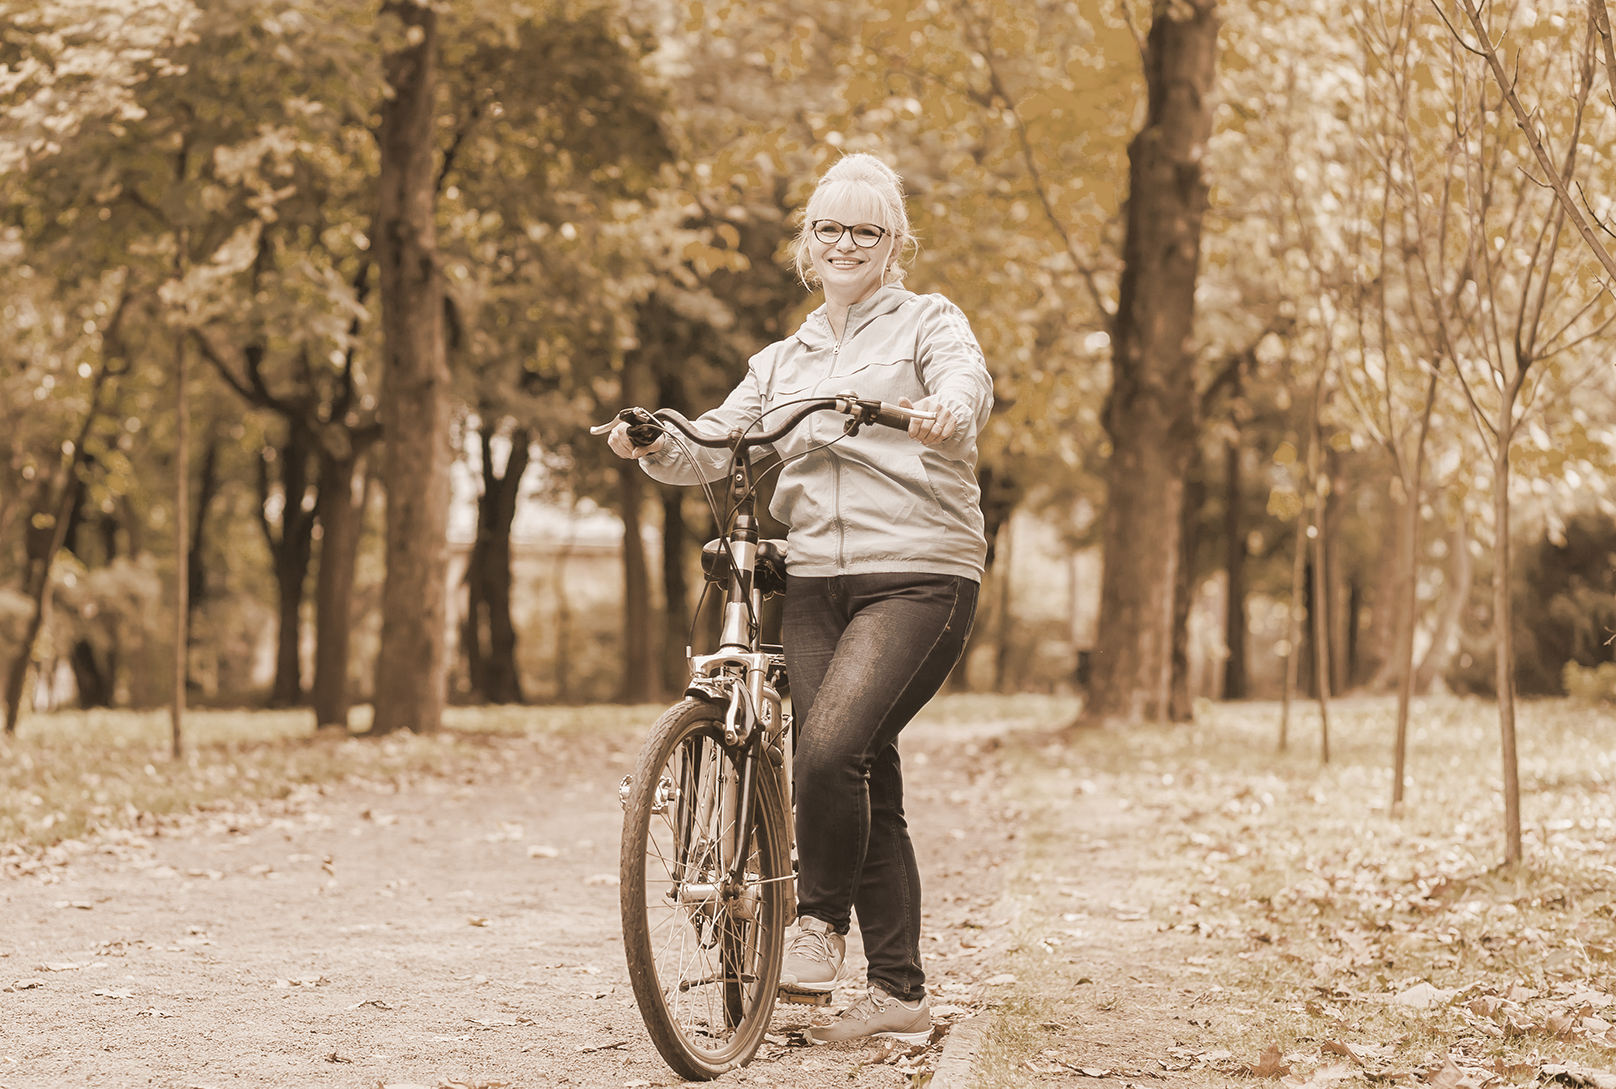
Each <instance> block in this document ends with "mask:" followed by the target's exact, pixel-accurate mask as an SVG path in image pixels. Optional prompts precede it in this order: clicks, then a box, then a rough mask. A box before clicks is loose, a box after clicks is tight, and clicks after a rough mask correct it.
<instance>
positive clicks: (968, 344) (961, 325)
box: [915, 295, 993, 460]
mask: <svg viewBox="0 0 1616 1089" xmlns="http://www.w3.org/2000/svg"><path fill="white" fill-rule="evenodd" d="M927 302H929V303H931V304H932V305H931V307H930V313H929V314H927V316H926V319H925V321H924V322H923V324H922V326H921V330H920V338H919V340H920V342H919V344H918V345H917V346H916V354H915V359H916V364H917V366H918V367H919V369H920V381H921V384H922V385H923V386H925V387H926V393H927V394H928V395H929V396H932V397H935V398H937V399H938V400H939V401H941V402H942V403H943V404H945V405H947V406H948V410H949V412H950V413H951V414H952V415H953V417H954V419H955V420H956V421H957V426H956V427H955V430H954V434H953V435H952V436H950V437H949V438H948V439H946V440H944V441H943V442H940V443H938V444H937V445H936V446H934V447H933V449H934V450H936V451H938V452H939V453H942V454H945V455H947V456H948V457H951V458H954V459H956V460H962V459H967V458H969V457H971V455H972V454H973V453H974V451H975V450H976V440H977V436H978V435H979V434H980V433H981V431H982V428H984V427H986V426H987V422H988V413H990V412H991V411H992V410H993V376H992V375H990V374H989V373H988V367H987V361H986V360H985V359H984V358H983V356H982V348H981V346H980V345H979V344H977V342H976V334H975V333H973V332H971V323H970V322H969V321H968V320H967V319H966V317H965V312H964V311H962V310H961V309H960V308H959V307H957V306H955V305H954V304H953V303H951V302H949V301H948V300H947V299H945V298H943V297H942V296H941V295H930V296H928V297H927Z"/></svg>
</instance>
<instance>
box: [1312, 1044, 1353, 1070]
mask: <svg viewBox="0 0 1616 1089" xmlns="http://www.w3.org/2000/svg"><path fill="white" fill-rule="evenodd" d="M1319 1050H1320V1051H1322V1052H1324V1054H1326V1055H1345V1056H1346V1057H1347V1058H1349V1059H1351V1060H1352V1061H1353V1062H1355V1063H1357V1064H1358V1065H1359V1066H1362V1065H1363V1056H1362V1055H1360V1054H1358V1050H1357V1049H1356V1048H1354V1047H1353V1046H1352V1045H1351V1044H1344V1043H1342V1042H1341V1041H1339V1040H1330V1041H1327V1042H1326V1043H1325V1045H1324V1046H1323V1047H1321V1048H1319Z"/></svg>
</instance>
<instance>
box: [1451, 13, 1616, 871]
mask: <svg viewBox="0 0 1616 1089" xmlns="http://www.w3.org/2000/svg"><path fill="white" fill-rule="evenodd" d="M1460 6H1461V10H1462V11H1463V13H1464V15H1465V17H1466V20H1467V21H1468V23H1469V28H1470V29H1471V30H1472V31H1473V32H1474V33H1475V34H1476V35H1477V36H1478V40H1479V41H1480V42H1481V43H1482V44H1481V46H1480V47H1477V46H1473V45H1470V44H1469V43H1468V42H1466V41H1464V39H1463V37H1461V38H1460V42H1461V44H1462V45H1464V47H1465V49H1466V50H1468V51H1469V52H1470V53H1471V54H1474V55H1476V56H1480V57H1482V58H1483V60H1484V61H1485V63H1486V65H1487V72H1488V74H1490V75H1491V76H1492V77H1493V79H1494V80H1495V81H1496V84H1497V86H1498V87H1499V88H1500V91H1499V94H1498V97H1496V98H1492V97H1491V96H1490V95H1489V94H1488V92H1487V86H1488V83H1487V75H1485V74H1483V73H1482V72H1478V71H1475V70H1474V68H1473V66H1472V65H1471V64H1470V63H1469V58H1468V57H1465V56H1463V55H1462V54H1460V55H1457V56H1456V57H1455V58H1454V60H1453V61H1452V62H1451V64H1450V76H1449V78H1450V80H1451V85H1452V87H1453V89H1454V92H1455V93H1454V104H1455V107H1456V108H1455V117H1456V130H1457V132H1458V134H1459V137H1460V139H1459V158H1460V163H1461V173H1460V184H1461V185H1462V186H1463V188H1464V190H1465V194H1466V197H1467V198H1468V199H1467V202H1466V214H1467V222H1466V224H1465V231H1466V234H1467V235H1468V238H1469V240H1470V243H1471V245H1470V253H1471V255H1472V256H1471V265H1470V267H1469V269H1467V272H1468V274H1469V282H1468V283H1467V285H1466V291H1467V293H1470V295H1471V298H1472V299H1473V300H1474V306H1473V308H1471V307H1468V306H1465V301H1466V300H1465V299H1464V296H1463V295H1461V302H1460V306H1459V307H1457V308H1455V309H1456V310H1457V312H1449V311H1446V310H1445V311H1443V312H1441V313H1440V314H1439V317H1440V320H1441V321H1442V322H1443V336H1444V339H1445V340H1446V341H1448V342H1449V343H1454V344H1456V345H1462V347H1460V348H1459V350H1458V351H1456V353H1455V354H1456V362H1457V377H1458V380H1459V383H1460V389H1461V391H1462V392H1463V394H1464V397H1465V401H1466V404H1467V406H1468V408H1469V410H1470V418H1471V421H1472V422H1473V424H1474V426H1475V429H1476V433H1477V435H1478V437H1479V438H1480V439H1481V441H1482V444H1483V445H1484V447H1485V448H1486V450H1487V453H1488V455H1489V461H1490V463H1491V469H1492V482H1491V483H1492V496H1491V498H1492V511H1491V513H1492V521H1493V525H1492V530H1493V572H1492V579H1493V592H1492V598H1493V607H1492V628H1493V639H1494V644H1495V653H1494V662H1495V683H1496V689H1497V701H1498V717H1499V735H1500V750H1501V756H1502V764H1503V782H1504V861H1505V863H1506V864H1512V863H1518V862H1519V861H1520V860H1521V811H1520V780H1519V767H1518V760H1517V756H1516V736H1515V651H1514V643H1513V639H1514V630H1513V619H1512V616H1513V603H1512V601H1511V585H1510V576H1511V570H1512V561H1511V547H1512V541H1511V505H1512V497H1511V476H1512V470H1513V469H1514V462H1515V460H1516V456H1515V451H1514V450H1513V447H1514V444H1515V440H1516V437H1517V435H1518V434H1519V433H1520V431H1521V430H1522V429H1523V428H1524V427H1527V426H1528V423H1529V416H1531V415H1533V414H1536V413H1542V412H1543V411H1544V409H1545V408H1546V407H1549V406H1552V405H1553V404H1554V402H1555V400H1556V399H1557V398H1556V396H1555V395H1556V393H1560V394H1561V395H1562V396H1563V393H1564V391H1565V390H1566V389H1568V388H1574V387H1575V386H1577V385H1578V384H1580V383H1581V382H1582V381H1585V380H1586V379H1587V377H1589V376H1590V375H1592V374H1593V373H1595V371H1596V370H1597V371H1598V372H1599V373H1603V370H1604V362H1603V360H1597V357H1596V358H1595V359H1587V361H1586V362H1584V360H1583V358H1581V357H1582V356H1583V353H1584V352H1585V351H1586V348H1587V346H1588V345H1590V344H1591V343H1594V342H1595V338H1596V337H1598V336H1600V335H1601V334H1602V333H1604V332H1605V331H1606V330H1607V329H1608V328H1609V327H1610V325H1611V324H1612V322H1613V321H1616V308H1613V307H1612V306H1611V305H1610V303H1611V302H1613V301H1616V297H1613V296H1611V295H1610V294H1609V293H1608V292H1607V293H1606V294H1605V295H1604V297H1603V298H1602V299H1601V298H1598V297H1596V298H1595V299H1588V298H1587V297H1586V292H1585V290H1583V289H1582V288H1581V286H1580V285H1581V284H1582V283H1584V282H1586V280H1587V278H1588V275H1589V273H1590V271H1591V269H1590V268H1589V267H1588V266H1592V265H1595V264H1597V265H1599V266H1600V267H1603V268H1604V269H1605V271H1606V272H1607V273H1612V274H1616V266H1613V265H1612V264H1611V261H1610V255H1609V254H1608V253H1606V252H1605V251H1604V250H1603V247H1602V246H1600V245H1599V244H1598V242H1597V240H1596V239H1592V238H1591V236H1590V235H1589V234H1588V233H1586V232H1587V231H1588V229H1589V228H1588V224H1587V222H1586V220H1585V219H1584V218H1583V216H1582V211H1581V209H1580V208H1579V207H1578V206H1577V204H1576V203H1575V202H1573V201H1571V200H1569V194H1568V186H1569V182H1570V180H1571V179H1574V178H1575V177H1576V175H1577V169H1578V162H1579V154H1580V153H1581V152H1582V147H1581V142H1582V139H1583V124H1584V117H1585V111H1586V108H1587V106H1588V103H1589V98H1590V95H1591V92H1592V84H1593V76H1594V55H1595V42H1596V40H1597V39H1598V37H1599V32H1598V25H1597V20H1596V19H1592V18H1591V19H1589V20H1588V21H1586V22H1585V23H1584V24H1583V27H1582V31H1583V33H1582V42H1581V44H1580V46H1577V47H1574V48H1571V49H1566V48H1565V46H1566V45H1568V44H1570V43H1568V42H1567V41H1566V40H1565V39H1564V38H1563V37H1561V36H1560V34H1554V35H1551V36H1550V37H1549V40H1548V41H1544V40H1542V39H1539V40H1537V41H1533V40H1531V39H1527V40H1525V41H1520V40H1515V41H1511V42H1510V43H1509V44H1510V46H1511V49H1512V52H1513V53H1514V57H1513V60H1514V65H1513V67H1515V69H1516V70H1517V71H1518V72H1520V73H1521V75H1522V76H1523V77H1525V81H1526V85H1528V86H1532V85H1535V86H1540V87H1555V86H1558V87H1562V88H1564V87H1569V90H1570V92H1571V93H1570V95H1569V98H1568V100H1566V101H1562V102H1561V103H1559V104H1557V105H1558V106H1559V108H1558V109H1556V108H1555V107H1554V106H1553V105H1549V104H1547V103H1545V104H1544V105H1542V106H1540V107H1539V111H1538V119H1537V120H1536V121H1533V120H1531V119H1529V118H1528V116H1527V114H1526V111H1525V110H1524V108H1522V106H1521V103H1520V100H1519V98H1518V97H1517V94H1516V91H1515V86H1516V84H1515V83H1514V82H1513V81H1511V80H1508V79H1506V77H1505V75H1504V70H1503V66H1502V62H1501V61H1500V60H1499V58H1498V56H1497V52H1496V47H1495V46H1494V45H1493V42H1494V41H1495V39H1496V38H1497V37H1498V32H1497V31H1496V30H1494V29H1493V26H1494V25H1496V24H1492V23H1489V22H1488V21H1486V20H1483V19H1482V18H1481V16H1480V14H1479V13H1478V12H1477V10H1476V9H1475V8H1474V7H1473V6H1471V5H1470V4H1468V3H1466V2H1465V0H1460ZM1444 17H1445V16H1444ZM1515 17H1517V12H1516V11H1515V9H1514V8H1512V7H1511V8H1506V9H1504V10H1502V11H1499V12H1496V13H1494V18H1496V19H1498V20H1501V21H1502V25H1504V26H1509V25H1510V23H1511V22H1512V21H1513V19H1514V18H1515ZM1520 17H1521V18H1528V16H1526V15H1524V13H1522V14H1521V15H1520ZM1529 18H1532V19H1534V20H1535V19H1537V18H1557V19H1559V20H1560V24H1561V25H1564V22H1565V21H1564V19H1563V17H1559V16H1552V17H1551V16H1545V15H1541V14H1540V13H1533V14H1532V15H1531V16H1529ZM1451 25H1452V24H1450V26H1451ZM1549 25H1550V26H1551V27H1553V28H1554V29H1555V30H1558V29H1559V27H1558V26H1555V24H1554V23H1552V22H1551V23H1550V24H1549ZM1573 25H1574V24H1573ZM1458 33H1459V32H1458V30H1457V29H1455V34H1458ZM1489 99H1491V100H1490V101H1489ZM1505 105H1508V106H1509V107H1510V108H1511V110H1512V112H1514V114H1515V116H1516V117H1517V118H1518V121H1519V126H1520V127H1519V129H1518V130H1511V129H1509V128H1507V127H1505V126H1504V125H1503V124H1502V123H1501V120H1500V118H1499V115H1500V114H1501V113H1502V109H1501V107H1503V106H1505ZM1554 140H1558V141H1560V142H1561V144H1562V147H1561V150H1560V154H1559V160H1558V162H1556V161H1555V160H1554V159H1553V158H1552V157H1551V155H1550V154H1549V152H1548V150H1547V149H1548V146H1549V144H1550V142H1551V141H1554ZM1529 165H1530V166H1535V167H1537V168H1539V169H1542V170H1545V171H1547V172H1549V175H1550V177H1549V180H1550V182H1551V188H1550V189H1549V190H1548V191H1547V195H1546V196H1545V190H1544V189H1542V188H1541V187H1540V184H1539V183H1538V182H1537V181H1536V180H1535V179H1527V178H1525V177H1523V175H1524V173H1525V171H1526V169H1527V168H1528V166H1529ZM1568 221H1570V223H1571V224H1572V226H1573V228H1574V229H1575V230H1578V231H1582V232H1584V235H1583V236H1584V238H1585V239H1589V240H1590V245H1589V246H1588V247H1586V248H1582V249H1576V248H1572V247H1569V246H1568V247H1566V249H1562V241H1563V239H1562V236H1563V233H1564V231H1565V227H1566V225H1567V223H1568ZM1579 258H1580V259H1579ZM1471 285H1474V286H1473V287H1472V286H1471ZM1607 286H1608V285H1607ZM1601 302H1603V303H1604V305H1598V304H1599V303H1601ZM1568 422H1575V421H1574V418H1572V420H1570V421H1568ZM1539 427H1540V430H1541V425H1539ZM1545 438H1546V436H1545ZM1545 445H1551V444H1548V443H1545Z"/></svg>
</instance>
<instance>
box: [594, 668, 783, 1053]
mask: <svg viewBox="0 0 1616 1089" xmlns="http://www.w3.org/2000/svg"><path fill="white" fill-rule="evenodd" d="M739 755H740V754H739V752H732V751H731V750H729V749H727V748H726V747H725V745H724V722H723V711H722V709H720V708H717V707H715V706H714V705H712V704H710V703H707V702H706V701H703V700H694V699H690V700H685V701H684V702H682V703H679V704H676V705H675V706H673V707H672V708H670V709H669V710H668V711H666V712H665V713H664V714H663V715H662V717H661V718H659V719H658V720H657V722H656V725H655V726H654V727H652V730H651V736H650V737H649V738H648V739H647V740H646V743H645V747H644V748H643V749H642V750H641V752H640V758H639V762H638V764H637V765H636V767H635V769H634V774H633V776H632V777H631V779H630V781H629V783H628V786H627V789H626V791H625V794H624V800H625V804H626V808H627V812H626V813H625V814H624V819H623V846H622V885H621V890H622V909H623V947H624V952H625V953H626V955H627V957H628V968H629V978H630V980H631V981H632V982H633V984H634V997H635V1000H636V1001H637V1002H638V1003H639V1007H640V1013H641V1016H642V1017H644V1019H645V1026H646V1028H647V1029H648V1030H649V1031H650V1033H651V1039H652V1041H653V1042H654V1043H655V1044H656V1047H657V1050H658V1051H660V1052H661V1053H662V1057H663V1058H664V1059H665V1060H667V1063H668V1065H669V1066H670V1067H672V1068H673V1069H674V1070H675V1071H676V1072H677V1073H679V1074H680V1075H682V1076H684V1077H686V1078H691V1079H710V1078H716V1077H718V1076H719V1075H720V1074H722V1073H724V1072H725V1071H727V1070H732V1069H734V1068H735V1067H737V1066H742V1065H744V1064H745V1063H747V1062H749V1061H750V1060H751V1058H752V1056H753V1055H754V1054H755V1053H756V1052H757V1048H758V1045H759V1044H760V1043H762V1041H763V1034H764V1033H765V1032H767V1031H768V1027H769V1019H770V1017H771V1016H772V1015H773V1012H774V1002H775V995H776V992H777V991H778V989H779V985H780V960H781V957H782V956H783V954H784V950H785V928H786V926H787V924H788V922H789V921H790V918H791V911H792V909H793V908H794V906H795V905H793V904H791V903H789V900H790V897H791V895H792V889H791V880H790V878H791V861H790V857H789V848H788V846H787V844H788V843H789V840H788V839H787V836H786V826H785V821H786V819H787V816H786V812H785V800H784V795H783V794H782V792H781V789H780V782H779V773H778V772H777V770H776V769H775V768H774V766H773V765H772V764H770V763H768V762H767V761H762V762H761V766H760V767H759V768H758V769H757V775H756V794H755V803H754V805H753V828H752V834H751V837H750V844H749V847H748V859H747V863H746V866H745V875H746V876H745V881H744V883H743V885H742V887H741V888H739V889H733V888H726V887H725V883H726V881H727V879H728V875H729V872H730V870H731V863H732V861H733V859H734V857H735V850H736V843H737V835H736V833H737V831H738V829H737V828H736V819H737V811H738V809H739V792H740V781H739V780H740V767H739V762H738V758H739Z"/></svg>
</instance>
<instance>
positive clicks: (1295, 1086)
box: [1282, 1063, 1354, 1089]
mask: <svg viewBox="0 0 1616 1089" xmlns="http://www.w3.org/2000/svg"><path fill="white" fill-rule="evenodd" d="M1353 1076H1354V1072H1353V1069H1352V1067H1350V1066H1348V1065H1347V1064H1346V1063H1326V1064H1325V1065H1323V1066H1321V1067H1319V1068H1318V1069H1317V1070H1315V1071H1313V1073H1311V1074H1309V1075H1308V1076H1307V1077H1305V1078H1302V1077H1296V1076H1292V1077H1288V1078H1285V1079H1283V1082H1282V1084H1283V1085H1284V1086H1285V1087H1286V1089H1315V1087H1318V1086H1326V1085H1334V1084H1335V1083H1336V1082H1338V1081H1343V1080H1345V1079H1347V1078H1350V1077H1353Z"/></svg>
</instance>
